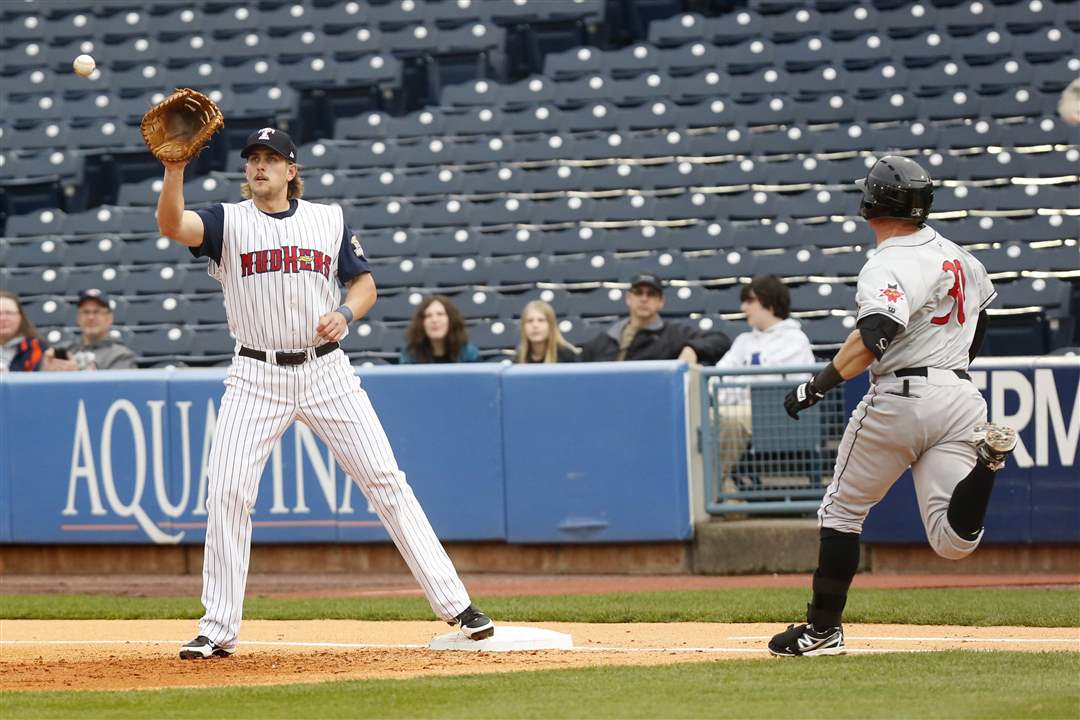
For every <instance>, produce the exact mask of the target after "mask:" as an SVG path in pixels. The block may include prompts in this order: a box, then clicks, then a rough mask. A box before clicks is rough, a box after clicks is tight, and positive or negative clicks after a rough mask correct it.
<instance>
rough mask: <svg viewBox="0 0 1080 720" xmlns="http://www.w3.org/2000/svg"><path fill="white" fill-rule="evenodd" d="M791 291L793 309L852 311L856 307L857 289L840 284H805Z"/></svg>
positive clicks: (797, 310)
mask: <svg viewBox="0 0 1080 720" xmlns="http://www.w3.org/2000/svg"><path fill="white" fill-rule="evenodd" d="M790 290H791V309H792V310H794V311H796V312H801V311H806V310H832V309H834V308H835V309H839V310H850V309H853V308H854V307H855V288H854V287H851V286H848V285H842V284H840V283H813V282H811V283H803V284H802V285H798V286H796V287H792V288H790Z"/></svg>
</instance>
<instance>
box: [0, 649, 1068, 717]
mask: <svg viewBox="0 0 1080 720" xmlns="http://www.w3.org/2000/svg"><path fill="white" fill-rule="evenodd" d="M1078 678H1080V654H1078V653H1061V652H1058V653H1010V652H995V653H986V652H981V653H980V652H972V651H950V652H942V653H932V654H922V653H910V654H908V653H903V654H900V653H898V654H889V655H870V656H848V657H836V658H813V659H790V660H789V659H783V660H780V659H768V660H734V661H720V662H715V663H689V664H681V665H668V666H662V667H597V668H589V669H582V670H547V671H538V672H523V673H505V674H491V675H466V676H457V677H428V678H415V679H411V680H365V681H357V682H338V683H323V684H311V685H278V686H274V687H238V688H213V689H206V690H156V691H138V692H79V693H71V692H61V693H7V694H5V695H4V696H3V697H2V698H0V717H5V718H8V717H12V718H13V717H18V718H27V719H32V718H59V717H78V718H80V720H82V719H84V718H103V717H108V718H143V717H149V718H191V717H205V716H207V715H208V714H213V715H221V716H225V717H229V718H258V720H271V719H272V718H316V717H318V718H357V717H359V718H369V719H370V718H412V717H424V718H577V717H587V718H658V717H663V718H693V717H708V718H729V717H738V718H742V717H768V718H829V720H835V719H837V718H913V717H917V718H981V719H990V718H1076V717H1078V716H1080V680H1078Z"/></svg>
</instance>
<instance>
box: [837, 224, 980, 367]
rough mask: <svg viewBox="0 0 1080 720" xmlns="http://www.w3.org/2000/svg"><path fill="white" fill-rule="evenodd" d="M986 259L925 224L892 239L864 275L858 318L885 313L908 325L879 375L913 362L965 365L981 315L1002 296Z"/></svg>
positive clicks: (917, 364)
mask: <svg viewBox="0 0 1080 720" xmlns="http://www.w3.org/2000/svg"><path fill="white" fill-rule="evenodd" d="M996 295H997V293H996V292H995V291H994V286H993V284H992V283H991V282H990V278H989V277H988V276H987V274H986V268H984V267H983V265H982V263H980V262H979V261H978V260H976V259H975V258H974V256H972V254H971V253H969V252H968V251H966V250H964V249H963V248H962V247H960V246H959V245H957V244H956V243H953V242H951V241H949V240H947V239H946V238H944V237H942V236H941V235H940V234H939V233H938V232H937V231H936V230H934V229H933V228H931V227H929V226H924V227H923V228H922V229H920V230H919V231H918V232H915V233H913V234H911V235H903V236H897V237H892V238H889V239H888V240H886V241H885V242H883V243H882V244H881V245H879V246H878V248H877V251H876V252H875V253H874V254H873V256H872V257H871V258H870V259H869V260H868V261H867V262H866V265H864V266H863V269H862V271H861V272H860V273H859V287H858V293H857V295H856V298H855V299H856V302H857V303H858V305H859V319H860V320H861V319H862V318H864V317H866V316H867V315H872V314H874V313H880V314H882V315H886V316H887V317H889V318H891V319H893V320H895V321H896V322H898V323H899V324H900V326H901V327H902V328H903V329H902V330H901V331H900V332H899V333H898V334H897V336H896V337H895V338H894V339H893V341H892V344H891V345H889V349H888V352H886V353H885V356H884V357H882V358H881V360H878V361H875V362H874V363H873V364H872V365H871V366H870V372H871V373H873V374H874V375H887V374H888V373H891V372H893V371H894V370H899V369H901V368H907V367H936V368H945V369H947V370H952V369H956V370H964V369H966V368H967V366H968V349H969V348H970V347H971V341H972V339H973V338H974V337H975V325H976V321H977V320H978V318H979V313H980V312H981V311H982V310H983V309H984V308H985V307H986V306H987V305H989V304H990V302H991V301H992V300H993V299H994V297H996Z"/></svg>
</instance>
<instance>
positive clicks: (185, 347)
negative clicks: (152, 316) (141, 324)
mask: <svg viewBox="0 0 1080 720" xmlns="http://www.w3.org/2000/svg"><path fill="white" fill-rule="evenodd" d="M194 343H195V334H194V332H192V330H191V329H190V328H188V327H186V326H184V325H160V326H156V327H153V328H148V329H145V330H144V329H137V330H136V331H135V333H134V336H133V337H132V345H131V348H132V349H133V350H135V351H136V352H138V353H139V354H140V355H149V356H158V355H169V356H176V355H180V356H187V355H190V354H191V351H192V348H193V346H194Z"/></svg>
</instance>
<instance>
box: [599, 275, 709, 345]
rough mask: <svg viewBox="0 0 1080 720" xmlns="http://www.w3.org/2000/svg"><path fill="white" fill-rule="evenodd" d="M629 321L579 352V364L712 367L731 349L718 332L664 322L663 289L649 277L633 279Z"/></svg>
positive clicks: (652, 276) (610, 328)
mask: <svg viewBox="0 0 1080 720" xmlns="http://www.w3.org/2000/svg"><path fill="white" fill-rule="evenodd" d="M626 307H627V309H628V310H629V311H630V314H629V317H627V318H624V319H622V320H619V321H618V322H616V323H615V324H614V325H612V326H611V327H609V328H608V329H607V331H606V332H604V333H601V334H600V335H597V336H596V337H594V338H593V339H592V340H590V341H589V342H587V343H585V346H584V347H583V348H582V353H581V358H582V360H584V361H586V362H589V361H592V362H597V361H606V360H685V361H686V362H688V363H691V364H694V363H701V364H706V363H707V364H710V365H711V364H713V363H715V362H717V361H718V360H719V359H720V358H721V357H723V355H724V353H726V352H727V351H728V348H730V347H731V339H730V338H728V336H727V335H725V334H724V333H722V332H720V331H718V330H717V331H704V330H694V329H692V328H690V327H688V326H686V325H683V324H681V323H672V322H665V321H664V320H663V319H662V318H661V317H660V311H661V310H662V309H663V307H664V285H663V283H661V282H660V278H658V277H657V276H655V275H652V274H650V273H642V274H640V275H636V276H635V277H634V278H633V280H631V282H630V292H629V293H627V295H626Z"/></svg>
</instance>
